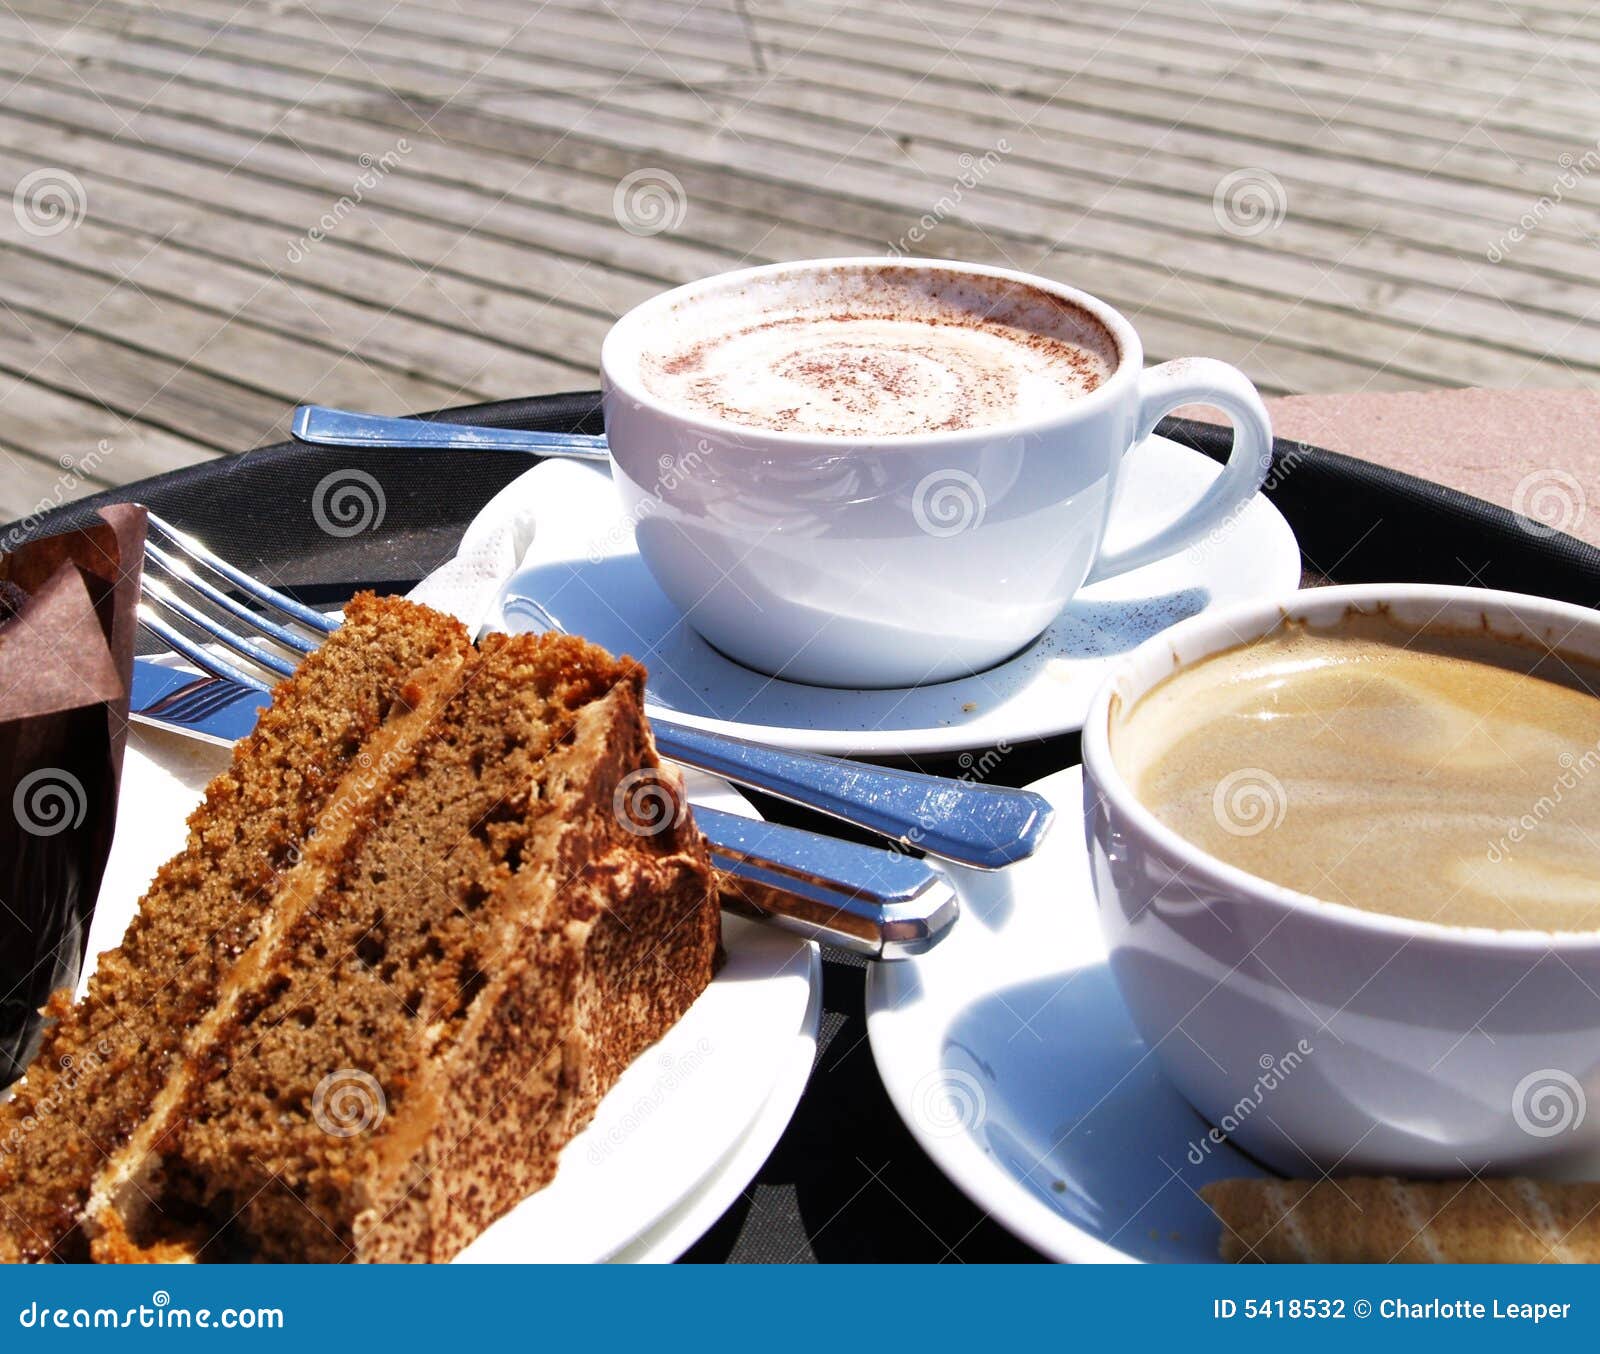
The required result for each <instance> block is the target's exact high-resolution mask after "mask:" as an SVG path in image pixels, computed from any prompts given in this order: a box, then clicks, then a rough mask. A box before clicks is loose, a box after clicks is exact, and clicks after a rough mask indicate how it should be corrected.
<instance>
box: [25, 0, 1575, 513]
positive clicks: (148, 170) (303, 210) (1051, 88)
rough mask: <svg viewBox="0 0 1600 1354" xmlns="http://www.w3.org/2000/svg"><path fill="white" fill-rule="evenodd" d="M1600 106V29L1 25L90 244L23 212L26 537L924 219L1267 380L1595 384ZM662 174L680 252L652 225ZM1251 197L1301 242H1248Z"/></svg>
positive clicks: (543, 384)
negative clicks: (724, 274)
mask: <svg viewBox="0 0 1600 1354" xmlns="http://www.w3.org/2000/svg"><path fill="white" fill-rule="evenodd" d="M1597 89H1600V20H1597V19H1595V18H1594V17H1593V16H1591V15H1590V14H1589V13H1588V12H1587V9H1586V8H1585V7H1582V6H1576V5H1562V4H1554V3H1541V4H1529V5H1503V4H1499V3H1489V2H1480V0H1463V2H1462V3H1459V4H1454V5H1450V6H1446V7H1445V9H1444V10H1442V11H1440V12H1439V13H1434V12H1433V9H1432V7H1431V6H1424V5H1422V4H1420V3H1407V2H1406V0H1379V2H1378V3H1367V4H1361V5H1355V4H1351V3H1347V2H1346V0H1304V2H1303V3H1299V4H1292V3H1287V2H1285V3H1272V2H1269V0H1214V2H1213V3H1208V4H1207V5H1205V6H1200V7H1196V6H1192V5H1189V4H1186V3H1184V2H1183V0H1146V3H1142V4H1137V5H1136V4H1133V3H1126V2H1124V0H1084V2H1083V3H1075V4H1074V5H1072V6H1070V7H1067V6H1057V5H1054V4H1052V3H1049V2H1048V0H1004V2H1003V3H1002V4H1000V5H998V6H995V7H993V8H991V7H989V6H988V5H987V4H986V3H984V2H983V0H919V3H917V4H915V5H912V4H910V3H909V0H894V3H890V4H886V5H875V4H872V3H870V2H869V0H843V2H835V3H827V2H826V0H823V2H820V3H819V2H818V0H747V3H746V4H745V5H744V6H743V7H742V10H741V9H740V8H736V7H735V6H734V5H733V3H732V0H715V2H713V3H705V4H698V5H694V4H689V3H682V2H680V0H617V2H616V3H614V4H612V5H609V6H607V7H605V8H604V9H595V8H593V7H591V6H587V5H585V4H583V3H581V0H551V3H546V4H542V5H529V4H526V3H523V0H401V3H399V4H394V3H391V2H390V0H307V3H288V4H275V5H273V6H272V7H271V8H270V9H268V8H262V7H253V6H247V5H240V4H236V3H233V0H181V3H177V4H167V5H163V6H162V7H159V8H157V7H154V6H151V5H147V4H144V3H139V2H138V0H100V3H98V4H90V3H88V2H87V0H67V2H64V0H11V3H10V4H8V6H7V7H6V10H5V11H4V12H0V90H4V94H3V96H0V171H3V173H4V174H5V176H6V179H7V181H8V182H10V183H12V184H16V183H19V182H21V181H22V180H23V179H24V177H25V176H26V175H28V174H29V173H31V172H34V171H37V170H40V169H50V170H56V171H61V172H65V173H67V174H70V175H72V176H73V177H74V178H75V180H76V182H77V183H78V184H81V187H82V192H83V195H84V199H85V202H86V214H85V215H84V217H83V219H82V220H81V221H79V222H78V223H77V224H76V225H74V226H72V227H71V228H69V229H65V230H62V231H60V232H59V233H55V232H49V231H44V232H41V231H39V230H34V231H28V230H25V229H23V228H22V226H23V223H22V221H21V220H20V219H19V220H17V221H4V222H0V230H3V231H4V234H3V235H0V302H3V306H0V410H3V412H4V413H5V414H6V419H5V422H4V423H3V424H0V452H3V453H4V457H5V459H4V460H0V464H4V465H6V467H7V474H6V482H5V485H4V488H3V489H0V510H3V511H6V512H8V513H10V514H20V513H23V512H27V511H32V510H34V509H35V508H36V507H37V506H39V505H41V504H44V503H48V502H54V501H56V500H57V499H59V498H61V497H63V496H71V495H72V494H73V493H77V492H89V491H91V490H93V489H94V488H97V487H102V486H104V485H107V484H116V483H121V482H125V481H127V480H130V479H133V478H138V477H140V476H142V475H145V474H149V473H154V472H155V471H158V470H160V469H163V468H167V467H170V466H174V465H179V464H187V463H190V462H192V461H194V460H196V459H201V458H204V457H206V456H209V455H215V454H223V453H227V452H231V451H238V450H242V449H245V448H246V447H248V446H250V445H254V444H257V443H259V442H261V441H263V440H267V439H269V438H271V437H274V436H278V435H281V432H282V428H283V423H284V419H285V417H286V415H287V412H288V408H289V407H290V406H291V405H292V404H294V403H295V402H297V401H299V400H302V399H308V398H315V399H321V400H324V401H327V402H341V403H345V404H350V405H358V406H361V407H367V408H374V409H381V410H385V411H398V410H403V409H407V408H416V407H421V406H425V405H439V404H447V403H452V402H460V401H465V400H471V399H482V398H492V397H496V396H508V395H512V394H524V393H531V392H537V391H540V390H555V389H562V388H573V387H576V386H583V385H589V384H592V382H593V364H594V360H595V355H596V353H597V352H598V346H599V339H600V337H601V335H602V334H603V333H604V330H605V327H606V325H607V324H608V323H609V319H610V318H611V317H612V316H613V315H615V314H616V313H618V312H619V311H620V310H622V309H624V308H626V307H627V306H628V305H630V304H633V303H634V302H635V301H637V300H639V299H642V298H643V297H644V296H647V295H649V294H651V292H653V291H655V290H658V289H659V288H660V287H662V286H666V285H670V284H672V283H674V282H676V281H681V280H684V279H687V278H690V277H694V276H698V275H700V274H703V273H706V272H710V271H715V270H718V269H722V268H727V267H733V266H737V265H739V264H741V263H743V262H757V261H764V260H767V259H774V258H782V257H792V256H798V255H805V254H830V253H844V252H878V251H881V250H883V249H884V248H885V247H886V246H887V245H888V244H889V243H891V242H893V241H896V240H902V239H905V238H906V236H907V233H908V232H910V231H912V229H913V227H915V226H916V225H917V223H918V220H919V218H922V217H923V216H924V214H925V213H932V214H934V215H936V216H938V217H939V218H940V219H939V222H938V224H937V225H936V226H935V227H934V228H933V229H932V230H931V231H929V232H928V233H927V235H926V238H925V239H924V240H922V241H921V242H920V243H919V244H918V246H917V247H918V249H919V251H920V252H925V253H929V254H935V255H944V256H950V257H970V258H977V259H983V260H990V261H997V262H1009V263H1012V264H1014V265H1015V266H1019V267H1024V268H1029V269H1034V270H1038V271H1042V272H1045V273H1047V274H1050V275H1053V276H1060V277H1063V278H1067V279H1070V280H1074V281H1079V282H1082V283H1083V284H1084V285H1088V286H1090V287H1091V288H1092V289H1094V290H1096V291H1099V292H1101V293H1102V294H1103V295H1105V296H1107V297H1108V299H1111V300H1112V301H1114V302H1116V303H1117V304H1119V305H1121V306H1123V307H1124V308H1125V309H1127V310H1128V311H1129V313H1130V314H1133V315H1134V316H1135V317H1136V318H1137V320H1138V322H1139V324H1140V327H1141V330H1142V331H1143V332H1144V333H1145V334H1146V337H1147V341H1148V347H1149V350H1150V354H1151V356H1152V358H1158V359H1159V358H1164V357H1169V356H1176V355H1179V354H1181V353H1185V352H1208V353H1212V354H1215V355H1217V356H1221V357H1224V358H1228V359H1229V360H1232V361H1235V362H1237V363H1239V364H1240V365H1242V366H1244V367H1245V368H1246V370H1247V371H1249V372H1250V374H1251V375H1252V376H1253V377H1254V378H1255V379H1256V380H1257V382H1258V383H1259V384H1260V385H1261V386H1262V387H1263V389H1265V390H1268V391H1273V392H1284V391H1319V390H1360V389H1370V390H1392V389H1401V388H1416V387H1424V386H1433V385H1440V386H1448V385H1462V384H1476V385H1489V386H1496V385H1500V386H1511V385H1541V386H1555V385H1576V386H1593V385H1594V384H1595V382H1596V380H1597V378H1600V325H1597V324H1596V323H1595V322H1594V319H1593V316H1592V312H1593V310H1594V309H1595V308H1596V305H1597V303H1600V291H1597V283H1596V278H1595V272H1596V270H1595V269H1594V267H1593V264H1594V262H1595V260H1596V257H1597V256H1596V252H1595V245H1594V243H1593V239H1594V236H1595V231H1596V228H1597V225H1600V222H1597V219H1596V215H1595V212H1596V209H1597V208H1600V176H1596V177H1594V178H1591V177H1590V175H1589V173H1588V169H1586V168H1583V166H1582V165H1580V170H1581V172H1567V173H1565V174H1564V175H1563V171H1565V170H1569V169H1570V167H1571V166H1572V165H1574V164H1576V163H1578V162H1579V161H1581V160H1582V157H1583V156H1584V155H1585V154H1586V153H1587V152H1588V151H1590V150H1592V149H1593V147H1594V142H1593V135H1594V131H1593V129H1594V127H1595V125H1596V118H1595V114H1596V113H1597V112H1600V94H1597V93H1596V90H1597ZM401 138H404V141H405V148H404V149H403V150H401V149H399V146H400V139H401ZM1002 139H1003V140H1004V141H1005V143H1006V148H1005V149H1003V150H1002V149H1000V148H999V143H1000V141H1001V140H1002ZM385 155H388V156H389V162H388V163H389V164H390V168H388V169H387V170H386V171H385V172H384V173H383V174H382V175H381V176H380V177H379V181H378V182H376V183H375V184H372V185H370V186H369V188H367V189H364V190H362V191H361V192H360V193H359V194H358V196H359V197H360V198H361V201H360V202H359V203H352V202H350V201H349V199H350V198H351V196H352V194H355V193H356V188H357V181H358V180H359V179H360V177H361V175H362V174H363V171H364V169H365V168H366V167H367V166H369V165H371V164H372V163H374V161H376V160H379V159H381V158H382V157H384V156H385ZM363 156H364V157H366V158H365V159H362V158H359V157H363ZM985 156H988V157H989V158H988V159H987V160H986V159H985V158H984V157H985ZM1563 157H1565V158H1563ZM979 161H981V162H982V163H983V166H984V173H983V175H982V177H981V181H980V182H975V183H974V182H970V180H971V177H972V176H971V174H970V172H969V171H970V169H971V167H972V166H973V165H974V163H976V162H979ZM1584 163H1585V164H1587V165H1589V166H1590V167H1592V164H1593V162H1592V161H1588V162H1584ZM637 170H647V171H652V172H654V173H655V174H657V175H661V176H668V177H667V179H666V180H665V181H668V182H671V183H675V184H676V185H680V186H681V192H682V195H683V211H682V216H681V220H679V221H678V222H677V223H676V225H675V226H674V227H673V228H672V229H670V230H667V231H664V232H662V233H659V234H655V235H648V236H641V235H639V234H636V233H631V232H630V231H628V230H626V229H624V228H623V224H622V223H621V222H620V221H619V220H618V217H617V213H616V209H615V202H614V199H615V194H616V192H617V187H618V183H619V181H620V180H621V179H623V178H624V176H626V175H627V174H629V173H630V172H633V171H637ZM1230 174H1245V175H1250V176H1254V178H1255V181H1258V182H1262V183H1265V184H1268V185H1270V191H1271V192H1274V193H1281V198H1282V202H1283V214H1282V219H1281V220H1278V221H1276V223H1275V224H1274V225H1273V226H1272V227H1271V228H1270V229H1268V230H1266V231H1263V232H1261V233H1259V234H1256V233H1250V232H1248V231H1246V232H1241V231H1239V230H1229V229H1227V228H1225V225H1224V221H1223V219H1222V218H1220V217H1219V214H1218V211H1217V209H1216V206H1215V203H1214V195H1215V194H1216V192H1217V191H1218V185H1219V183H1220V182H1222V181H1223V180H1224V179H1225V177H1226V176H1228V175H1230ZM964 177H965V178H966V179H967V180H969V181H968V182H965V183H964V182H963V181H962V180H963V178H964ZM1558 178H1559V180H1560V186H1561V192H1562V195H1563V197H1564V198H1565V199H1566V201H1565V202H1564V203H1563V204H1562V205H1561V206H1560V207H1558V208H1556V209H1554V210H1551V211H1545V210H1543V209H1542V208H1541V209H1538V210H1539V218H1538V220H1537V223H1536V227H1535V229H1534V230H1532V231H1531V232H1529V233H1528V234H1527V238H1525V239H1523V240H1521V241H1519V242H1515V243H1510V242H1509V241H1508V237H1507V231H1508V230H1509V229H1510V227H1511V226H1512V225H1513V224H1515V222H1516V221H1517V219H1518V217H1520V216H1522V215H1523V214H1524V213H1526V212H1529V211H1532V210H1535V204H1536V203H1538V201H1539V199H1540V197H1541V196H1543V195H1547V194H1550V193H1552V191H1553V185H1556V184H1557V182H1558ZM674 191H677V190H676V189H675V190H674ZM341 198H344V199H346V201H345V203H343V204H340V199H341ZM336 204H340V205H336ZM330 210H333V211H336V213H337V215H338V220H337V221H336V223H335V224H334V226H333V228H332V229H330V230H329V231H328V232H327V234H326V236H325V238H321V239H317V240H310V239H309V236H308V234H307V233H308V232H309V231H310V230H311V228H312V227H313V226H314V225H315V223H316V222H317V220H318V218H319V217H320V216H322V215H323V213H325V212H329V211H330ZM1497 242H1500V244H1501V246H1502V248H1503V251H1504V258H1503V260H1502V261H1500V262H1498V263H1491V262H1490V261H1489V258H1488V254H1489V252H1490V251H1491V249H1492V247H1494V246H1495V245H1496V244H1497ZM1508 244H1509V247H1506V246H1507V245H1508ZM297 245H298V247H297ZM74 458H77V459H76V460H74ZM67 462H72V463H73V466H74V467H76V468H68V469H63V465H64V464H65V463H67Z"/></svg>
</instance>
